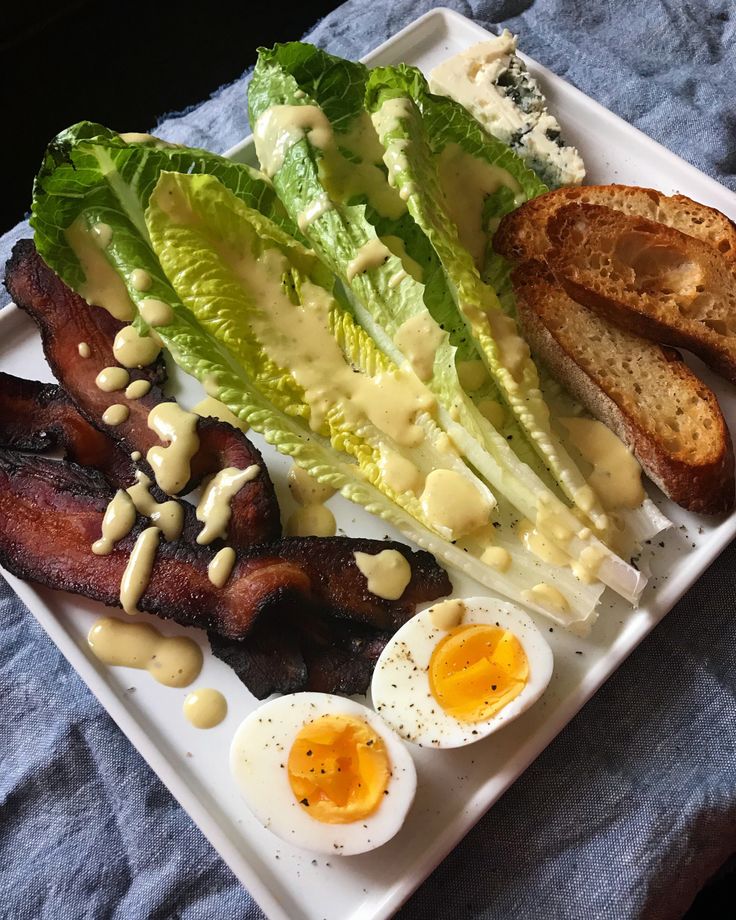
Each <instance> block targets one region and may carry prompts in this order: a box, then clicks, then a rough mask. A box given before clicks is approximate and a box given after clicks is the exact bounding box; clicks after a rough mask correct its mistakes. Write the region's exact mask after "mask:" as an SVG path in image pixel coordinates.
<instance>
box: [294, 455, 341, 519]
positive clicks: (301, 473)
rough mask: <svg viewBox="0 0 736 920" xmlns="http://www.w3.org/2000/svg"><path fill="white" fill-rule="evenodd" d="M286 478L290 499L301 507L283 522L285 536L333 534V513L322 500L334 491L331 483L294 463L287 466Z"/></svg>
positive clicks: (325, 499) (329, 496)
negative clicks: (291, 497) (289, 467)
mask: <svg viewBox="0 0 736 920" xmlns="http://www.w3.org/2000/svg"><path fill="white" fill-rule="evenodd" d="M288 482H289V490H290V491H291V494H292V496H293V497H294V500H295V501H296V502H298V504H300V505H301V506H302V507H301V508H297V510H296V511H295V512H294V513H293V514H292V515H291V516H290V517H289V520H288V521H287V522H286V534H287V536H290V537H310V536H311V537H333V536H334V535H335V532H336V530H337V523H336V521H335V516H334V515H333V513H332V512H331V511H330V509H329V508H327V507H325V505H324V504H323V502H326V501H327V500H328V499H329V498H331V497H332V496H333V495H334V494H335V490H334V489H333V488H332V486H329V485H327V484H326V483H321V482H318V481H317V480H316V479H315V478H314V477H313V476H310V475H309V473H308V472H307V471H306V470H303V469H302V468H301V467H300V466H297V465H296V463H294V464H293V465H292V467H291V469H290V470H289V475H288Z"/></svg>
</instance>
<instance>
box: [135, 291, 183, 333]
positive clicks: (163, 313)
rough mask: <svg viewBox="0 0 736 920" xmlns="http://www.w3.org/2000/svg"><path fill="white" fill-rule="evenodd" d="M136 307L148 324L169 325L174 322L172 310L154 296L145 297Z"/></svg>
mask: <svg viewBox="0 0 736 920" xmlns="http://www.w3.org/2000/svg"><path fill="white" fill-rule="evenodd" d="M138 309H139V310H140V311H141V316H142V317H143V319H144V320H145V321H146V322H147V323H148V325H149V326H169V325H171V323H173V322H174V311H173V310H172V309H171V307H170V306H169V304H167V303H166V302H165V301H163V300H158V298H156V297H146V298H145V300H142V301H141V302H140V304H139V305H138Z"/></svg>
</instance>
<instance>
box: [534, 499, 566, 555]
mask: <svg viewBox="0 0 736 920" xmlns="http://www.w3.org/2000/svg"><path fill="white" fill-rule="evenodd" d="M569 522H570V517H569V514H568V512H567V508H566V507H565V506H564V505H563V504H562V503H561V502H557V501H554V500H553V497H552V495H551V494H545V493H543V494H542V495H540V496H539V498H538V499H537V515H536V518H535V525H536V527H537V528H538V529H539V530H542V531H544V532H545V533H548V534H550V535H551V536H552V538H553V539H554V540H555V542H556V543H558V544H561V545H564V546H568V545H569V543H570V541H571V540H572V538H573V536H574V534H573V531H572V530H571V529H570V527H569V526H568V525H569Z"/></svg>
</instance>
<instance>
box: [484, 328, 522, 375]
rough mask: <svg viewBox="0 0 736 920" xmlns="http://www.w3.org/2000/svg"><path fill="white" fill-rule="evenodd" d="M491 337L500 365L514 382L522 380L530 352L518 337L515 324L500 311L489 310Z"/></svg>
mask: <svg viewBox="0 0 736 920" xmlns="http://www.w3.org/2000/svg"><path fill="white" fill-rule="evenodd" d="M486 316H487V319H488V325H489V326H490V328H491V335H492V336H493V340H494V341H495V343H496V347H497V348H498V357H499V360H500V362H501V364H502V365H503V366H504V367H505V368H506V370H507V371H508V372H509V373H510V374H511V376H512V377H513V378H514V380H516V381H520V380H521V379H522V375H523V372H524V368H525V367H526V365H527V363H528V362H529V361H530V360H531V352H530V351H529V346H528V345H527V343H526V341H525V340H524V339H523V338H522V337H521V336H520V335H519V329H518V326H517V325H516V322H515V321H514V320H513V319H512V318H511V317H510V316H506V314H505V313H502V312H501V311H500V310H490V311H489V312H488V313H487V314H486Z"/></svg>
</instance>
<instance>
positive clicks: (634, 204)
mask: <svg viewBox="0 0 736 920" xmlns="http://www.w3.org/2000/svg"><path fill="white" fill-rule="evenodd" d="M567 204H598V205H604V206H606V207H609V208H613V209H614V210H617V211H621V212H622V213H624V214H629V215H631V216H638V217H645V218H648V219H649V220H655V221H658V222H659V223H662V224H664V225H665V226H668V227H673V228H674V229H676V230H680V231H681V232H683V233H686V234H688V235H689V236H694V237H695V238H696V239H700V240H703V241H704V242H706V243H708V244H709V245H711V246H713V248H715V249H717V250H718V251H719V252H720V253H721V255H722V256H723V258H724V259H727V260H729V261H730V262H734V263H736V224H734V223H733V221H731V220H729V218H728V217H726V215H725V214H721V212H720V211H716V209H715V208H710V207H708V206H707V205H704V204H700V202H698V201H693V200H692V199H691V198H688V197H686V196H685V195H671V196H668V195H663V194H662V193H661V192H658V191H657V190H656V189H652V188H640V187H638V186H630V185H616V184H612V185H581V186H577V187H575V188H560V189H557V190H556V191H553V192H547V194H545V195H540V196H538V197H537V198H532V199H531V201H527V202H526V203H525V204H523V205H521V207H519V208H517V209H516V210H515V211H512V212H511V213H510V214H507V215H506V217H504V218H503V220H502V221H501V223H500V225H499V228H498V230H497V231H496V234H495V236H494V238H493V248H494V249H495V251H496V252H497V253H499V255H502V256H504V257H505V258H507V259H508V260H509V261H511V262H514V263H520V262H525V261H527V260H528V259H539V258H543V257H544V253H545V252H546V250H547V248H548V245H549V244H548V242H547V238H546V223H547V220H548V219H549V218H550V217H551V216H552V215H553V214H554V213H555V212H556V211H557V210H558V209H559V208H561V207H564V206H565V205H567Z"/></svg>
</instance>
